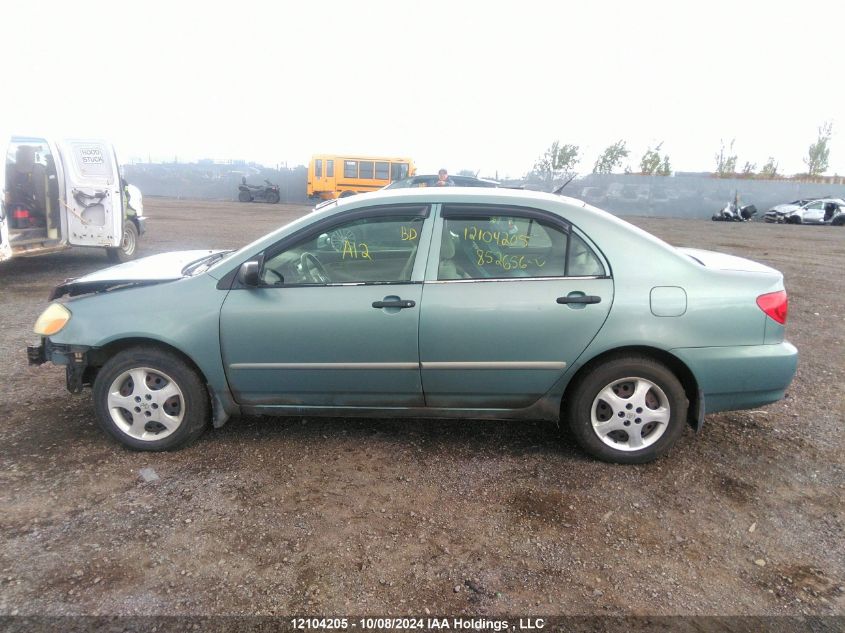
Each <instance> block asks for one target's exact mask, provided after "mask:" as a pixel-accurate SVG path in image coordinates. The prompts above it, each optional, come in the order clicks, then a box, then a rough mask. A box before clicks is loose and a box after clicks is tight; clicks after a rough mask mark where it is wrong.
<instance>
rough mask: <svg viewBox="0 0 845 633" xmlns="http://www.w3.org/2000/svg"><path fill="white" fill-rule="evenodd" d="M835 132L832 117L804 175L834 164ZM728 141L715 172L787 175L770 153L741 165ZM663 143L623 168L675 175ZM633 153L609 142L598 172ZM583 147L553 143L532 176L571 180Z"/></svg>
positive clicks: (606, 171) (810, 150)
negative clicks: (832, 142)
mask: <svg viewBox="0 0 845 633" xmlns="http://www.w3.org/2000/svg"><path fill="white" fill-rule="evenodd" d="M832 135H833V124H832V123H831V122H830V121H827V122H825V123H823V124H822V125H821V126H819V128H818V136H817V138H816V140H815V141H814V142H813V143H811V144H810V147H809V148H808V149H807V155H806V156H805V157H804V159H803V160H804V164H805V165H807V172H806V173H805V174H799V175H801V176H810V177H816V176H821V175H822V174H823V173H825V172H826V171H827V169H828V167H829V164H830V139H831V137H832ZM735 140H736V139H731V141H730V143H728V144H727V145H725V142H724V140H722V141H720V143H721V146H720V148H719V151H718V152H717V153H716V155H715V169H714V174H715V175H716V176H718V177H720V178H766V179H773V178H783V177H784V175H783V174H781V173H780V172H779V171H778V161H777V160H775V158H774V157H773V156H769V158H768V160H767V161H766V163H765V164H764V165H763V166H762V167H761V168H760V169H759V170H758V169H757V164H756V163H752V162H750V161H746V162H745V163H744V164H743V166H742V168H741V169H739V170H738V169H737V165H738V156H737V154H736V152H735V151H734V142H735ZM662 148H663V143H662V142H660V143H657V144H656V145H654V146H653V147H652V146H649V147H648V148H647V149H646V151H645V153H644V154H643V155H642V157H641V158H640V165H639V167H640V169H639V171H633V170H632V169H631V168H630V165H626V166H625V167H624V168H623V173H626V174H640V175H645V176H671V175H672V163H671V161H670V159H669V155H668V154H665V153H661V151H662ZM630 155H631V152H630V150H629V149H628V147H627V144H626V142H625V141H624V140H622V139H620V140H618V141H616V142H615V143H613V144H611V145H608V146H607V147H606V148H605V149H604V151H602V152H601V153H600V154H599V156H598V158H596V162H595V163H594V164H593V171H592V173H594V174H611V173H613V172H614V171H615V170H617V169H619V168H622V164H623V161H624V160H625V159H627V158H628V157H629V156H630ZM581 160H582V157H581V148H580V146H578V145H572V144H561V142H560V141H555V142H554V143H552V144H551V145H550V146H549V147H548V149H546V151H545V152H543V153H542V154H541V155H540V156H539V158H537V161H536V162H535V163H534V168H533V169H532V170H531V172H530V173H529V177H533V178H536V179H538V180H542V181H544V182H546V183H548V184H549V185H551V184H552V183H553V182H555V181H559V180H567V179H570V178H572V177H574V176H575V175H576V173H577V172H576V167H577V166H578V164H579V163H580V162H581Z"/></svg>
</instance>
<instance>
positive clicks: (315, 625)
mask: <svg viewBox="0 0 845 633" xmlns="http://www.w3.org/2000/svg"><path fill="white" fill-rule="evenodd" d="M290 624H291V626H292V627H293V628H294V629H297V630H309V631H317V630H319V631H332V630H334V631H340V630H349V629H361V630H370V629H375V630H386V629H390V630H396V631H413V630H417V631H446V630H450V631H507V630H510V629H513V630H523V631H528V630H534V631H537V630H540V629H543V628H545V625H546V622H545V620H544V619H543V618H519V619H518V620H517V621H516V622H511V621H510V620H499V619H496V620H488V619H485V618H459V617H458V618H456V617H452V618H442V617H441V618H438V617H425V618H416V617H404V618H379V617H374V618H367V617H365V618H316V617H311V618H305V617H301V618H292V619H291V621H290Z"/></svg>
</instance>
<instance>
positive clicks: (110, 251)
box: [106, 219, 138, 264]
mask: <svg viewBox="0 0 845 633" xmlns="http://www.w3.org/2000/svg"><path fill="white" fill-rule="evenodd" d="M137 253H138V227H136V226H135V223H134V222H133V221H132V220H129V219H126V220H124V221H123V237H122V238H121V240H120V246H118V247H117V248H107V249H106V254H107V255H108V257H109V259H110V260H111V261H113V262H115V263H118V264H119V263H122V262H128V261H129V260H130V259H135V255H137Z"/></svg>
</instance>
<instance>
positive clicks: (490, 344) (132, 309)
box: [28, 187, 797, 463]
mask: <svg viewBox="0 0 845 633" xmlns="http://www.w3.org/2000/svg"><path fill="white" fill-rule="evenodd" d="M343 231H350V232H351V233H352V234H353V235H354V237H348V238H346V239H344V240H343V242H342V244H340V248H339V249H338V245H337V244H332V243H331V240H330V238H329V236H330V235H331V234H332V233H333V232H343ZM51 300H52V303H51V304H50V305H49V306H48V307H47V308H46V310H45V311H44V313H43V314H42V315H41V316H40V317H39V319H38V321H37V323H36V325H35V332H36V333H37V334H39V335H40V336H41V337H42V338H41V340H40V342H39V343H38V344H36V345H33V346H31V347H30V348H29V349H28V354H29V359H30V362H31V363H33V364H40V363H44V362H46V361H52V362H53V363H55V364H59V365H64V366H66V379H67V386H68V389H69V390H70V391H72V392H78V391H81V390H82V388H83V387H84V386H87V385H91V386H92V387H93V401H94V409H95V411H96V414H97V420H98V422H99V424H100V426H101V427H102V429H103V430H104V431H105V432H106V433H108V434H109V435H111V436H112V437H113V438H115V439H117V440H119V441H120V442H122V443H123V444H125V445H126V446H128V447H130V448H133V449H137V450H165V449H173V448H177V447H179V446H182V445H184V444H187V443H188V442H190V441H191V440H194V439H195V438H197V437H198V436H199V435H200V434H201V433H202V432H203V430H204V429H205V428H206V427H207V425H208V422H209V419H211V420H212V421H213V423H214V425H215V426H218V427H219V426H221V425H222V424H224V423H225V422H226V421H227V419H228V418H229V417H230V416H233V415H237V414H269V415H287V416H302V415H308V416H314V415H330V416H338V415H349V416H361V415H365V416H389V417H410V418H420V417H437V418H458V419H465V418H489V419H506V420H524V419H532V420H548V421H554V422H560V421H563V422H565V423H566V424H568V425H569V427H570V428H571V429H572V432H573V435H574V437H575V439H576V440H577V441H578V443H579V444H580V445H581V446H582V447H583V448H584V449H585V450H586V451H587V452H589V453H590V454H592V455H594V456H595V457H598V458H600V459H603V460H607V461H611V462H621V463H641V462H646V461H649V460H652V459H655V458H657V457H659V456H660V455H663V454H664V453H666V451H668V450H669V448H670V447H671V446H672V445H673V444H674V443H675V441H676V440H677V439H678V437H679V436H680V435H681V433H682V432H683V429H684V427H685V426H686V425H687V424H690V425H692V426H693V427H694V428H695V429H700V428H701V426H702V423H703V421H704V415H705V414H706V413H712V412H716V411H725V410H730V409H743V408H752V407H759V406H762V405H765V404H767V403H770V402H774V401H776V400H778V399H780V398H782V397H783V396H784V391H785V389H786V388H787V387H788V385H789V384H790V381H791V380H792V377H793V374H794V372H795V367H796V361H797V351H796V349H795V347H793V346H792V345H791V344H789V343H788V342H786V341H785V340H784V328H785V323H786V317H787V295H786V291H785V290H784V285H783V277H782V275H781V273H779V272H778V271H776V270H774V269H772V268H769V267H767V266H764V265H762V264H759V263H756V262H753V261H750V260H748V259H743V258H740V257H734V256H730V255H723V254H720V253H714V252H709V251H703V250H697V249H685V248H673V247H672V246H670V245H668V244H666V243H664V242H662V241H661V240H659V239H657V238H655V237H653V236H652V235H650V234H648V233H646V232H644V231H642V230H640V229H638V228H636V227H634V226H632V225H630V224H628V223H627V222H625V221H623V220H621V219H619V218H616V217H614V216H612V215H610V214H608V213H605V212H603V211H599V210H597V209H595V208H593V207H588V206H586V205H585V204H584V203H583V202H581V201H579V200H575V199H572V198H564V197H562V196H556V195H551V194H542V193H533V192H525V191H514V190H508V189H477V190H474V191H472V190H468V189H464V188H458V187H448V188H425V189H405V190H400V191H381V192H376V193H371V194H367V195H366V196H356V197H353V198H348V199H344V200H340V201H338V202H336V203H334V204H333V205H330V206H327V207H325V208H324V209H322V210H321V211H319V212H317V213H311V214H307V215H306V216H305V217H302V218H299V219H298V220H295V221H294V222H292V223H290V224H288V225H286V226H284V227H282V228H280V229H278V230H277V231H275V232H273V233H270V234H269V235H267V236H265V237H263V238H260V239H258V240H257V241H255V242H253V243H252V244H250V245H248V246H245V247H244V248H242V249H240V250H238V251H236V252H225V251H224V252H209V251H205V252H198V251H187V252H181V253H164V254H159V255H153V256H151V257H147V258H145V259H141V260H137V261H134V262H130V263H127V264H123V265H120V266H115V267H112V268H109V269H106V270H102V271H99V272H96V273H93V274H91V275H87V276H85V277H81V278H79V279H75V280H68V281H66V282H65V283H63V284H61V285H59V286H58V287H57V288H56V289H55V290H54V291H53V293H52V296H51ZM726 324H729V326H727V327H726Z"/></svg>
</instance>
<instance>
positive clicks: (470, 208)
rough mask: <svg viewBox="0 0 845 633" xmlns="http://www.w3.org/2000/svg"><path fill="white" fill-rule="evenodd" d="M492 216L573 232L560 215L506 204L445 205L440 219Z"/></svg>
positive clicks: (570, 225)
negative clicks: (530, 221) (509, 217)
mask: <svg viewBox="0 0 845 633" xmlns="http://www.w3.org/2000/svg"><path fill="white" fill-rule="evenodd" d="M491 215H502V216H513V217H519V218H525V219H526V220H542V221H544V222H547V223H548V224H551V225H553V226H554V227H555V228H558V229H560V230H561V231H563V232H564V233H566V234H567V235H568V234H569V232H570V231H571V230H572V224H570V223H569V222H567V221H566V220H564V219H563V218H562V217H560V216H559V215H557V214H555V213H551V212H550V211H543V210H542V209H535V208H533V207H522V206H517V205H505V204H495V205H488V204H448V205H447V204H444V205H443V210H442V211H441V212H440V217H441V218H443V219H444V220H449V219H459V218H460V219H462V220H472V219H476V218H478V219H484V218H489V217H490V216H491Z"/></svg>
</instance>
